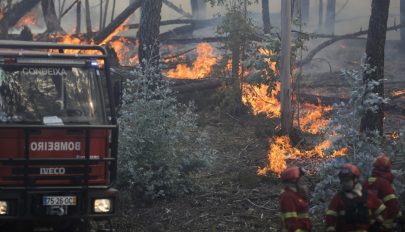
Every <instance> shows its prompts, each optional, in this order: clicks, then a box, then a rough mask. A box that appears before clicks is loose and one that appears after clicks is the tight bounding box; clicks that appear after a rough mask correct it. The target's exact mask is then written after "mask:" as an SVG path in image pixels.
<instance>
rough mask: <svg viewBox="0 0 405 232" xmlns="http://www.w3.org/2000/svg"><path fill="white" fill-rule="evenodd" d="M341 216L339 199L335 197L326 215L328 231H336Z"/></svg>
mask: <svg viewBox="0 0 405 232" xmlns="http://www.w3.org/2000/svg"><path fill="white" fill-rule="evenodd" d="M338 216H339V197H338V195H335V196H334V197H333V199H332V201H331V202H330V204H329V207H328V210H327V211H326V215H325V223H326V231H327V232H332V231H336V224H337V220H338Z"/></svg>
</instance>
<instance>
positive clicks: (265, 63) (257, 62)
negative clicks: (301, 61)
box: [244, 21, 309, 94]
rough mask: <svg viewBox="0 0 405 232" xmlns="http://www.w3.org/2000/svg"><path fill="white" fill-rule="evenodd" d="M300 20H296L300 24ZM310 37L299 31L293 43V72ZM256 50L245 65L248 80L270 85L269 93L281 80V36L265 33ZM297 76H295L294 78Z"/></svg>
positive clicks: (255, 83)
mask: <svg viewBox="0 0 405 232" xmlns="http://www.w3.org/2000/svg"><path fill="white" fill-rule="evenodd" d="M298 23H299V22H298V21H294V24H295V25H296V26H299V24H298ZM308 40H309V37H308V35H307V34H305V33H297V35H296V36H295V37H294V39H293V40H292V44H291V64H292V66H291V74H292V75H294V73H293V70H294V69H295V68H296V66H295V65H294V64H296V63H297V60H298V56H299V53H300V51H301V50H306V49H307V48H306V46H305V42H306V41H308ZM256 47H257V48H256V50H255V51H254V52H252V53H251V54H250V55H248V57H249V59H247V60H246V61H245V62H244V67H245V68H246V69H249V70H250V72H249V76H248V78H247V81H248V82H249V83H250V84H254V85H258V86H260V85H262V84H265V85H267V86H269V88H268V91H269V92H268V94H271V91H273V90H274V89H275V83H276V82H278V81H279V80H280V73H279V72H278V70H280V60H281V38H280V37H278V36H277V35H276V34H274V33H271V34H269V35H265V37H264V40H263V41H262V42H260V43H258V44H257V46H256ZM294 79H296V77H293V80H294Z"/></svg>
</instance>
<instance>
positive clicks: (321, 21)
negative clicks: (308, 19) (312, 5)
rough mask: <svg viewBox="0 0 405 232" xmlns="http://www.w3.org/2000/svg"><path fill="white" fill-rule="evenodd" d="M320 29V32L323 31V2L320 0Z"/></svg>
mask: <svg viewBox="0 0 405 232" xmlns="http://www.w3.org/2000/svg"><path fill="white" fill-rule="evenodd" d="M318 16H319V17H318V27H319V30H322V27H323V0H319V5H318Z"/></svg>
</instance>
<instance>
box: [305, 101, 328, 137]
mask: <svg viewBox="0 0 405 232" xmlns="http://www.w3.org/2000/svg"><path fill="white" fill-rule="evenodd" d="M332 110H333V107H331V106H320V105H319V106H316V105H313V104H308V103H306V104H304V108H303V115H300V129H301V130H302V131H304V132H307V133H311V134H318V133H319V132H320V131H321V130H322V129H323V128H325V127H326V126H327V125H328V123H329V121H330V120H329V119H326V118H325V114H326V113H330V112H331V111H332Z"/></svg>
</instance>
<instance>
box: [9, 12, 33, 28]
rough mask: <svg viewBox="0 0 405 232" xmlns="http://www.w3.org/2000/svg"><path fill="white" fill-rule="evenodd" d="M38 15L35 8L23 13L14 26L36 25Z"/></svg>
mask: <svg viewBox="0 0 405 232" xmlns="http://www.w3.org/2000/svg"><path fill="white" fill-rule="evenodd" d="M38 18H39V17H38V15H37V12H36V10H35V9H33V10H31V11H30V12H28V14H26V15H24V16H23V17H22V18H20V19H19V20H18V22H17V23H16V25H15V27H16V28H21V27H24V26H28V25H37V24H38Z"/></svg>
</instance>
